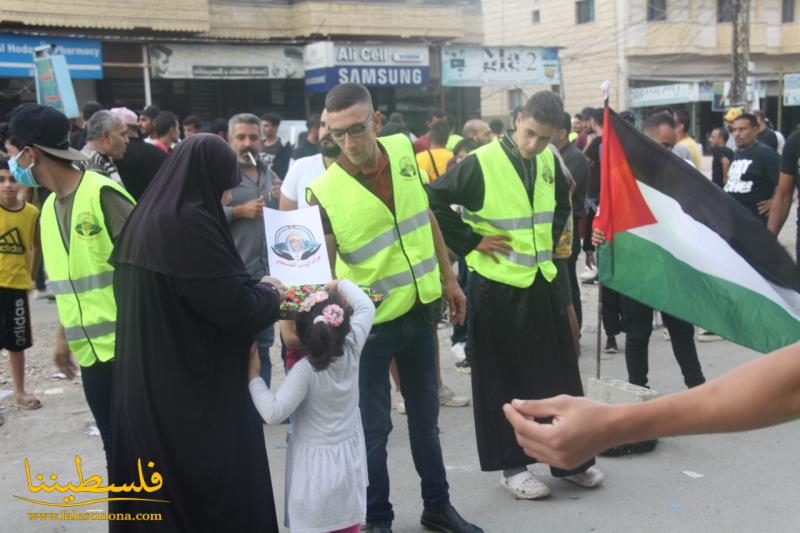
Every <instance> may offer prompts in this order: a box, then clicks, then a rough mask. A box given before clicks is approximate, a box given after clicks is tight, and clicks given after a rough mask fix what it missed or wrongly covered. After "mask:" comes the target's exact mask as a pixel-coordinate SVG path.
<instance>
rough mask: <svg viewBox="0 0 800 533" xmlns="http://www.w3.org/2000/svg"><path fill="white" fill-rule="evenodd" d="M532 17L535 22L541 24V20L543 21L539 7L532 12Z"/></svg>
mask: <svg viewBox="0 0 800 533" xmlns="http://www.w3.org/2000/svg"><path fill="white" fill-rule="evenodd" d="M531 19H532V20H533V23H534V24H539V22H541V16H540V14H539V10H538V9H534V10H533V12H532V13H531Z"/></svg>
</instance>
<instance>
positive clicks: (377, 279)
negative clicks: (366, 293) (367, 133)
mask: <svg viewBox="0 0 800 533" xmlns="http://www.w3.org/2000/svg"><path fill="white" fill-rule="evenodd" d="M378 142H380V143H381V145H382V146H383V148H384V149H385V150H386V154H387V155H388V156H389V164H390V168H391V172H392V189H393V192H394V210H395V212H394V214H392V212H391V211H390V210H389V208H388V207H386V204H384V203H383V201H381V200H380V198H378V197H377V196H375V195H374V194H373V193H372V192H370V191H369V190H367V189H366V187H364V186H363V185H362V184H361V183H359V182H358V180H356V179H355V178H353V177H352V176H350V174H348V173H347V172H346V171H345V170H344V169H342V167H340V166H339V165H338V164H335V163H334V164H333V165H331V166H330V167H328V170H327V171H325V174H323V175H322V176H320V177H319V178H318V179H316V180H315V181H314V182H312V183H311V184H310V185H309V186H308V190H309V192H310V193H312V194H313V195H314V196H315V197H316V199H317V201H318V202H319V203H320V205H321V206H322V207H323V208H324V209H325V211H326V212H327V214H328V218H329V219H330V222H331V226H332V227H333V233H334V235H335V236H336V245H337V252H338V254H339V257H340V260H341V261H342V262H343V263H344V264H345V265H346V268H347V277H348V278H349V279H350V280H352V281H353V282H354V283H356V284H358V285H361V286H367V287H370V288H372V290H374V291H376V292H379V293H382V294H384V296H385V297H384V300H383V301H382V302H381V304H380V305H379V306H378V309H377V312H376V315H375V323H376V324H381V323H383V322H388V321H390V320H394V319H395V318H397V317H399V316H402V315H404V314H405V313H407V312H408V311H409V310H410V309H411V308H412V307H413V306H414V304H415V302H416V301H417V297H418V296H419V300H420V301H421V302H422V303H429V302H432V301H434V300H436V299H437V298H440V297H441V294H442V285H441V280H440V277H439V264H438V262H437V258H436V250H435V249H434V245H433V231H432V229H431V224H430V218H429V214H428V213H429V211H428V195H427V193H426V192H425V189H424V187H423V186H422V180H421V177H420V175H419V171H418V169H417V163H416V158H415V156H414V149H413V147H412V145H411V141H409V139H408V137H406V136H405V135H402V134H398V135H392V136H389V137H383V138H380V139H378ZM337 270H338V268H337Z"/></svg>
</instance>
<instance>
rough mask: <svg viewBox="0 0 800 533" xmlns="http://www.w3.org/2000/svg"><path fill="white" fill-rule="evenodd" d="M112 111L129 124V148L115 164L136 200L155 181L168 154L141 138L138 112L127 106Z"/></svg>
mask: <svg viewBox="0 0 800 533" xmlns="http://www.w3.org/2000/svg"><path fill="white" fill-rule="evenodd" d="M111 112H112V113H114V114H115V115H117V116H118V117H119V118H120V119H121V120H122V121H123V122H124V123H125V125H126V126H128V132H127V133H128V148H127V149H126V150H125V155H123V156H122V159H115V160H114V165H116V167H117V171H118V172H119V175H120V177H121V178H122V184H123V185H124V186H125V189H127V191H128V193H130V195H131V196H133V198H134V200H137V201H138V200H139V198H140V197H141V196H142V194H143V193H144V190H145V189H146V188H147V186H148V185H150V182H151V181H153V178H154V177H155V175H156V173H157V172H158V169H159V168H161V164H162V163H164V160H165V159H166V158H167V154H165V153H164V152H162V151H161V150H159V149H158V148H156V147H155V146H153V145H152V144H149V143H146V142H144V141H143V140H142V139H141V137H140V136H139V125H138V123H137V118H136V113H134V112H133V111H131V110H130V109H128V108H126V107H115V108H113V109H112V110H111Z"/></svg>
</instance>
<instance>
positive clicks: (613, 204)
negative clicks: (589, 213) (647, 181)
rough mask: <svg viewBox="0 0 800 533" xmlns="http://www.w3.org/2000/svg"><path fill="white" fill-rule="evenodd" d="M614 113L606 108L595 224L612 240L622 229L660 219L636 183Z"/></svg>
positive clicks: (594, 225)
mask: <svg viewBox="0 0 800 533" xmlns="http://www.w3.org/2000/svg"><path fill="white" fill-rule="evenodd" d="M610 114H611V111H610V108H609V107H606V109H605V115H604V117H603V124H604V128H603V146H602V153H601V155H600V206H599V208H598V210H597V216H596V217H595V219H594V224H593V225H592V228H598V229H600V230H602V232H603V233H605V236H606V241H608V242H611V241H613V240H614V235H616V234H617V233H619V232H622V231H627V230H629V229H632V228H637V227H639V226H647V225H649V224H655V223H656V222H658V221H657V220H656V217H655V216H653V212H652V211H650V207H649V206H648V205H647V202H646V201H645V199H644V197H642V192H641V191H640V190H639V186H638V185H637V184H636V177H635V176H634V175H633V171H632V170H631V167H630V165H629V164H628V158H627V157H625V152H624V151H623V150H622V144H620V142H619V138H618V137H617V132H616V131H615V130H614V125H613V123H612V121H611V116H610Z"/></svg>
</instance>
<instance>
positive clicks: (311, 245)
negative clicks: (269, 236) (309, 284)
mask: <svg viewBox="0 0 800 533" xmlns="http://www.w3.org/2000/svg"><path fill="white" fill-rule="evenodd" d="M321 246H322V244H320V243H318V242H317V241H316V239H314V234H313V233H311V231H309V229H308V228H306V227H304V226H297V225H290V226H283V227H282V228H280V229H279V230H278V231H276V232H275V246H273V247H272V251H273V252H275V255H277V256H278V257H281V258H283V259H286V260H287V261H305V260H306V259H308V258H310V257H312V256H313V255H314V254H315V253H317V252H318V251H319V249H320V247H321Z"/></svg>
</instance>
